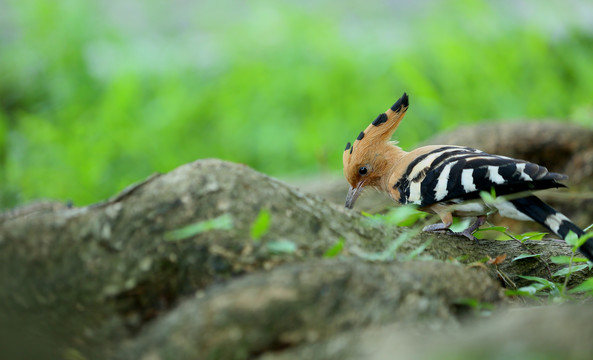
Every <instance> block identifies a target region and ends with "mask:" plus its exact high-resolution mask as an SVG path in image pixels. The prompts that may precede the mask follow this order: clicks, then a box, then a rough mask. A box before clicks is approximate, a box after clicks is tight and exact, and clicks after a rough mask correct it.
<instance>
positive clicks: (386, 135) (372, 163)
mask: <svg viewBox="0 0 593 360" xmlns="http://www.w3.org/2000/svg"><path fill="white" fill-rule="evenodd" d="M406 110H408V95H407V94H406V93H404V95H403V96H402V97H401V98H399V99H398V100H397V101H396V102H395V104H393V106H392V107H391V108H389V109H387V111H386V112H384V113H382V114H380V115H379V116H377V118H376V119H375V120H374V121H373V122H372V123H371V124H370V125H369V126H368V127H367V128H366V129H365V130H364V131H363V132H361V133H360V134H359V135H358V137H357V138H356V140H355V141H354V143H353V144H350V143H348V144H346V150H344V154H343V157H342V160H343V162H344V176H345V177H346V180H348V183H349V184H350V190H349V191H348V195H347V197H346V207H347V208H349V209H351V208H352V207H353V206H354V202H355V201H356V199H358V196H360V194H361V193H362V191H363V190H364V188H365V187H367V186H371V187H380V185H381V181H382V180H383V178H384V176H388V171H389V169H390V168H391V162H392V161H393V160H394V159H393V156H394V152H393V150H394V149H398V150H399V148H396V147H395V146H394V143H391V142H390V141H389V140H390V138H391V135H393V132H394V131H395V129H396V128H397V126H398V125H399V123H400V121H401V119H402V118H403V117H404V114H405V113H406Z"/></svg>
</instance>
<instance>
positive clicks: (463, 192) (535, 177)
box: [394, 146, 566, 206]
mask: <svg viewBox="0 0 593 360" xmlns="http://www.w3.org/2000/svg"><path fill="white" fill-rule="evenodd" d="M563 179H566V176H565V175H562V174H557V173H550V172H548V170H547V169H546V168H545V167H543V166H539V165H537V164H533V163H530V162H527V161H523V160H516V159H512V158H508V157H505V156H498V155H490V154H488V153H485V152H483V151H480V150H476V149H472V148H467V147H460V146H444V147H441V148H439V149H437V150H433V151H430V152H428V153H426V154H424V155H421V156H419V157H417V158H416V159H415V160H414V161H412V162H411V163H410V164H409V165H408V167H407V169H406V171H405V173H404V174H403V176H402V177H401V178H400V179H399V180H398V181H397V182H396V184H395V185H394V189H397V190H398V191H399V192H400V202H401V203H403V204H416V205H420V206H428V205H432V204H434V203H438V202H443V201H448V200H454V199H463V200H469V199H475V198H479V197H480V192H481V191H488V192H489V191H491V189H494V191H495V192H496V195H508V194H514V193H520V192H525V191H531V190H540V189H548V188H552V187H564V185H562V184H560V183H558V182H556V181H557V180H563Z"/></svg>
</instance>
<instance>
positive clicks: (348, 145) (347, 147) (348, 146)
mask: <svg viewBox="0 0 593 360" xmlns="http://www.w3.org/2000/svg"><path fill="white" fill-rule="evenodd" d="M348 149H350V141H348V143H347V144H346V149H344V151H346V150H348Z"/></svg>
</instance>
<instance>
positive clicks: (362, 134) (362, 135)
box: [356, 131, 364, 140]
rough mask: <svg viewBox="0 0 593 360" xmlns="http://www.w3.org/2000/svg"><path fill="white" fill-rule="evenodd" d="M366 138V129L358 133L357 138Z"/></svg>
mask: <svg viewBox="0 0 593 360" xmlns="http://www.w3.org/2000/svg"><path fill="white" fill-rule="evenodd" d="M363 138H364V131H361V132H360V134H358V137H357V138H356V140H362V139H363Z"/></svg>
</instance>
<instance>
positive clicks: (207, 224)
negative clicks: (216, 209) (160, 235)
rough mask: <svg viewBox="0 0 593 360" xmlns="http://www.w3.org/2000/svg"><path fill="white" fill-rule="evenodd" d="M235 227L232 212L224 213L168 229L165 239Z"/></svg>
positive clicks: (176, 238)
mask: <svg viewBox="0 0 593 360" xmlns="http://www.w3.org/2000/svg"><path fill="white" fill-rule="evenodd" d="M232 228H233V218H232V217H231V215H230V214H223V215H220V216H218V217H216V218H214V219H210V220H204V221H199V222H196V223H193V224H191V225H187V226H184V227H182V228H179V229H176V230H171V231H167V232H166V233H165V240H167V241H179V240H184V239H187V238H190V237H192V236H194V235H198V234H200V233H203V232H205V231H211V230H230V229H232Z"/></svg>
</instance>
